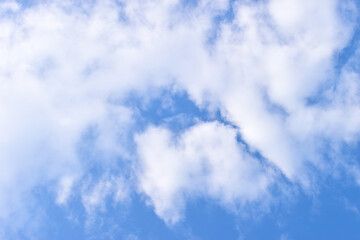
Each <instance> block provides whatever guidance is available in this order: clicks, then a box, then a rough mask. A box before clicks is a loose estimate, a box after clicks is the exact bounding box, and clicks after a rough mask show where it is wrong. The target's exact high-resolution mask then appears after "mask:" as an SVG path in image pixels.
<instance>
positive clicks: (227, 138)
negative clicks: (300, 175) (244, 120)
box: [136, 122, 272, 223]
mask: <svg viewBox="0 0 360 240" xmlns="http://www.w3.org/2000/svg"><path fill="white" fill-rule="evenodd" d="M236 134H237V131H236V130H235V129H233V128H230V127H227V126H224V125H222V124H219V123H215V122H213V123H200V124H198V125H195V126H193V127H191V128H190V129H188V130H187V131H186V132H184V133H183V134H182V135H181V136H176V137H175V136H172V134H171V133H170V132H169V131H168V130H166V129H163V128H156V127H150V128H149V129H148V130H146V131H145V132H144V133H143V134H141V135H139V136H137V137H136V142H137V144H138V153H139V158H140V166H141V167H140V170H139V173H138V174H139V183H140V189H141V190H142V191H143V192H144V193H145V194H147V195H148V196H149V197H150V199H151V203H152V204H153V205H154V206H155V211H156V213H157V214H158V215H159V216H160V217H162V218H164V220H165V221H167V222H168V223H174V222H176V221H178V220H179V219H180V217H181V212H179V211H181V210H183V208H184V204H185V199H186V198H187V197H190V198H191V197H192V198H194V197H196V196H199V195H205V196H210V197H211V198H213V199H216V200H219V201H220V202H221V203H223V204H225V205H229V204H230V205H234V204H235V205H236V204H244V203H246V202H248V201H255V200H258V198H259V197H260V196H263V195H264V194H265V193H266V189H267V187H268V185H269V184H270V183H271V181H272V177H271V176H272V174H271V171H269V169H266V168H265V167H264V166H261V165H260V164H259V163H258V162H257V160H256V159H254V158H253V157H251V156H250V155H249V154H248V153H247V152H246V150H245V147H244V146H243V145H242V144H239V143H238V142H237V140H236Z"/></svg>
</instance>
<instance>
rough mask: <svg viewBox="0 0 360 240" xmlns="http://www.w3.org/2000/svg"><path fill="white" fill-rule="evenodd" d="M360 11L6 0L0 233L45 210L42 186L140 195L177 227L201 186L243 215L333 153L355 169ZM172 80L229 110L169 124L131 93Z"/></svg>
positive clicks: (99, 201) (72, 193)
mask: <svg viewBox="0 0 360 240" xmlns="http://www.w3.org/2000/svg"><path fill="white" fill-rule="evenodd" d="M357 15H358V8H357V5H356V3H355V1H336V0H326V1H325V0H318V1H310V0H305V1H304V0H303V1H300V0H290V1H285V0H269V1H225V0H223V1H207V0H202V1H194V2H192V1H180V0H179V1H177V0H169V1H165V0H164V1H160V0H158V1H147V0H145V1H140V0H135V1H125V0H124V1H115V0H114V1H112V0H107V1H85V0H84V1H78V2H77V1H71V0H67V1H36V2H33V3H31V4H30V3H29V2H20V1H18V2H16V1H4V2H2V3H1V4H0V19H1V20H0V54H1V56H3V57H2V58H1V59H0V79H1V85H0V132H1V136H0V162H1V166H2V167H1V169H0V196H2V197H1V199H0V219H1V220H0V222H2V223H4V224H3V225H4V226H5V227H4V228H3V229H2V232H3V233H4V234H5V233H7V232H8V230H7V229H10V228H11V229H17V227H18V228H19V229H21V228H23V227H24V225H26V223H27V222H28V221H29V220H28V219H29V218H30V215H33V214H34V213H33V212H31V211H34V210H30V209H34V208H35V209H41V206H37V204H36V202H37V200H36V196H34V193H33V192H34V189H36V188H38V187H44V188H46V189H49V194H53V195H54V196H53V201H54V203H56V204H58V205H59V206H66V205H67V204H69V203H70V202H71V201H75V200H74V199H76V198H80V199H81V201H80V202H81V203H82V205H83V208H84V209H85V211H86V212H87V214H88V215H92V214H94V212H96V211H95V210H94V209H97V208H100V209H101V208H106V207H104V206H106V202H107V200H108V199H112V201H114V202H126V201H131V198H132V197H134V196H143V197H144V199H143V200H144V201H146V202H147V203H148V204H149V205H150V206H151V207H153V208H154V211H155V213H156V214H157V215H158V216H159V217H160V218H161V219H163V220H164V221H165V222H166V223H167V224H169V225H172V224H176V223H178V222H179V221H181V220H183V219H184V211H185V209H186V203H187V201H188V200H191V199H194V198H198V197H205V198H211V199H213V200H215V201H216V202H217V203H218V204H220V205H221V206H222V207H224V208H228V209H233V210H234V212H235V213H236V212H237V210H236V209H237V208H238V207H239V206H245V205H246V204H252V203H256V204H263V203H265V202H266V203H265V204H271V202H272V201H273V200H274V199H275V196H273V195H272V188H273V187H274V186H280V185H281V184H283V183H284V181H285V182H287V184H289V186H294V188H298V187H300V188H301V189H302V190H303V191H305V192H306V191H309V192H312V190H313V189H314V188H318V187H319V186H317V185H318V183H317V178H318V177H319V175H320V176H322V175H324V176H328V175H331V174H332V173H331V171H332V170H333V168H335V166H336V167H340V168H342V169H344V171H346V173H347V174H348V175H349V176H351V178H353V179H354V181H355V182H356V181H357V182H359V181H358V179H359V178H360V177H359V174H358V172H359V170H358V165H357V164H356V161H353V160H349V161H347V158H344V159H342V152H341V146H343V145H346V146H351V145H353V144H355V143H356V142H357V141H358V140H359V132H360V107H359V89H360V86H359V73H358V71H359V69H358V67H357V65H358V60H357V58H358V56H359V53H358V51H357V50H356V49H357V45H356V44H357V43H356V41H355V43H354V41H353V37H354V36H355V35H356V31H357V30H356V29H357V27H358V26H357V25H356V20H357V19H358V16H357ZM309 16H311V17H309ZM350 43H351V44H353V46H352V48H354V49H355V50H354V51H353V52H350V53H349V52H344V49H345V50H346V49H349V46H348V45H349V44H350ZM354 44H355V45H354ZM339 56H340V57H339ZM339 62H341V63H339ZM339 66H341V67H340V69H339ZM164 89H165V90H166V89H171V91H170V95H171V96H170V97H169V98H170V99H171V98H172V97H173V96H175V95H177V94H186V96H188V98H189V99H190V100H191V101H192V102H193V104H195V105H196V107H197V108H198V109H201V110H204V111H206V112H207V113H208V114H209V115H214V114H215V115H216V112H218V113H219V114H220V115H221V118H216V117H212V118H209V119H208V120H201V118H199V116H196V113H190V114H189V115H191V114H192V117H190V118H192V120H191V121H190V122H191V123H190V124H187V125H186V124H185V125H186V126H185V125H184V127H183V129H181V131H179V132H176V131H175V130H174V129H172V128H171V127H170V126H168V125H166V124H165V122H166V121H165V119H164V121H163V122H162V123H163V124H161V123H160V124H154V123H153V122H152V119H151V117H148V118H146V116H143V115H142V112H141V111H139V108H138V107H134V106H133V105H131V104H128V102H129V98H131V96H135V97H134V98H137V99H138V100H139V101H140V102H141V104H142V107H143V108H146V107H147V104H148V102H149V101H151V100H152V99H154V98H156V97H159V95H161V94H160V93H161V92H162V91H164ZM171 104H172V103H171V101H170V103H167V104H162V105H160V107H159V109H158V111H161V110H164V109H165V110H166V109H167V110H169V109H171ZM154 114H156V112H154ZM179 116H180V117H178V118H176V117H175V118H174V119H175V120H174V121H178V120H179V119H180V118H181V116H183V115H179ZM140 119H144V120H143V122H145V123H142V124H140ZM184 119H185V118H182V120H181V119H180V120H179V121H185V120H184ZM94 169H97V170H96V171H94ZM284 179H286V180H284ZM287 190H288V189H286V191H287ZM284 191H285V190H284ZM24 198H29V199H32V200H30V201H28V202H24V201H23V199H24ZM11 216H17V217H16V218H15V219H14V218H12V217H11ZM5 223H7V224H5ZM10 225H11V227H10ZM14 231H16V230H14ZM0 233H1V232H0Z"/></svg>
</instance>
